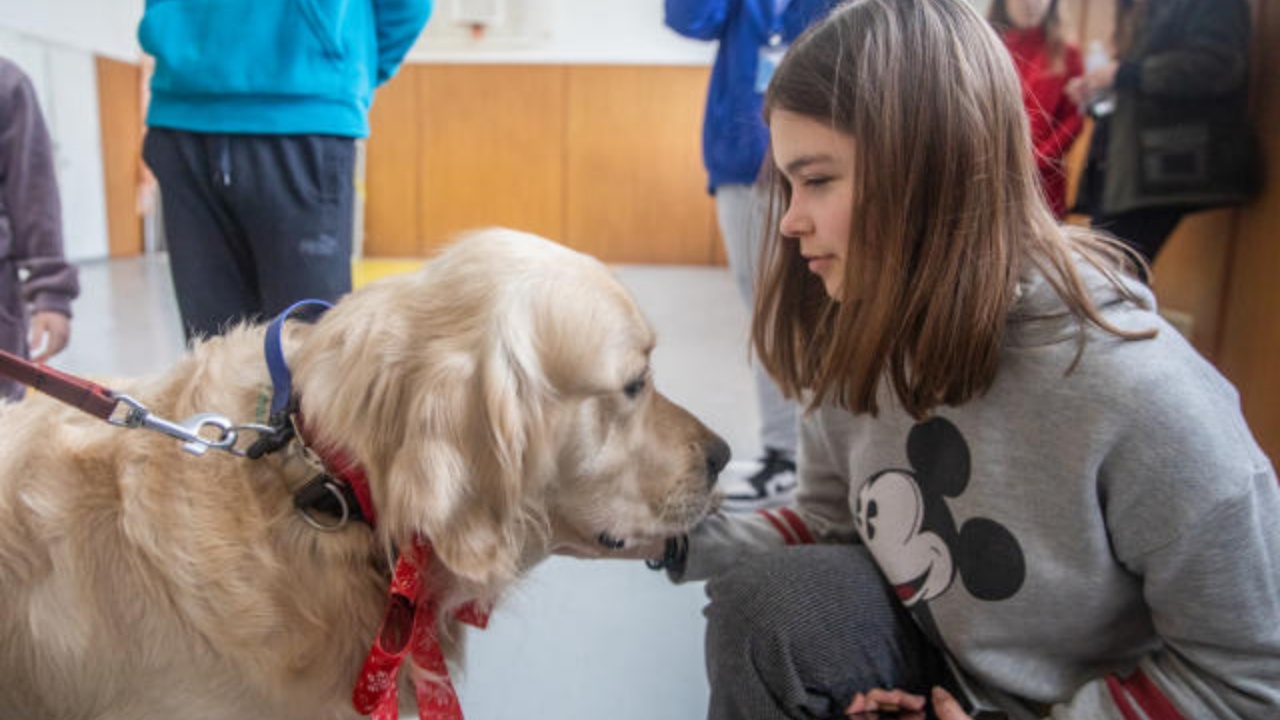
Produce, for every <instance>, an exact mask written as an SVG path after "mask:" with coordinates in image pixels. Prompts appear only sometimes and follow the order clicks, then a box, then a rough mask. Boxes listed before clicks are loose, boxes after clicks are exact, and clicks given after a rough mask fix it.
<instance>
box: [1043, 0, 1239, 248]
mask: <svg viewBox="0 0 1280 720" xmlns="http://www.w3.org/2000/svg"><path fill="white" fill-rule="evenodd" d="M1250 34H1251V31H1250V20H1249V6H1248V4H1247V3H1246V2H1245V0H1117V2H1116V32H1115V43H1114V44H1115V47H1116V51H1117V55H1116V56H1117V58H1118V59H1117V60H1114V61H1112V62H1110V63H1107V64H1105V65H1103V66H1101V67H1098V68H1096V69H1093V70H1090V71H1089V72H1087V73H1085V74H1084V75H1083V76H1081V77H1079V78H1077V79H1075V80H1073V81H1071V82H1070V83H1069V84H1068V85H1067V92H1068V94H1070V95H1071V96H1072V97H1073V98H1074V99H1075V101H1076V102H1077V103H1079V104H1081V105H1082V106H1084V105H1089V106H1091V107H1092V108H1093V109H1094V110H1093V111H1094V114H1095V116H1096V123H1095V126H1094V132H1093V135H1092V138H1091V140H1090V145H1089V154H1088V161H1087V163H1086V166H1085V170H1084V173H1083V175H1082V177H1081V184H1080V190H1079V205H1080V208H1079V209H1080V211H1082V212H1084V213H1086V214H1088V215H1090V216H1091V217H1092V219H1093V226H1094V227H1096V228H1100V229H1103V230H1106V231H1107V232H1110V233H1112V234H1114V235H1115V236H1116V237H1118V238H1120V239H1121V240H1123V241H1125V242H1126V243H1128V244H1129V246H1131V247H1132V248H1133V249H1134V250H1136V251H1137V252H1138V253H1139V254H1140V255H1141V256H1142V257H1143V258H1145V259H1146V260H1147V261H1148V262H1154V261H1155V259H1156V257H1157V256H1158V255H1159V254H1160V249H1161V248H1163V247H1164V244H1165V241H1167V240H1168V239H1169V236H1170V235H1171V234H1173V231H1174V229H1175V228H1177V226H1178V223H1179V221H1181V220H1182V217H1183V216H1184V215H1186V214H1187V213H1191V212H1195V211H1197V210H1203V209H1207V208H1214V207H1221V206H1224V205H1235V204H1239V203H1243V202H1245V201H1246V200H1248V199H1249V198H1250V197H1252V196H1253V194H1254V192H1255V191H1256V189H1257V185H1258V179H1259V171H1260V170H1259V168H1258V166H1257V165H1258V162H1259V154H1258V151H1257V146H1256V145H1255V143H1254V141H1253V136H1252V129H1251V128H1250V126H1249V120H1248V105H1249V89H1248V75H1249V37H1250ZM1112 106H1113V107H1114V111H1113V112H1110V111H1109V108H1110V107H1112Z"/></svg>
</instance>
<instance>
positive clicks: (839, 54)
mask: <svg viewBox="0 0 1280 720" xmlns="http://www.w3.org/2000/svg"><path fill="white" fill-rule="evenodd" d="M777 109H785V110H787V111H790V112H793V113H797V114H800V115H803V116H806V117H810V118H814V119H817V120H819V121H821V122H826V123H830V125H831V127H833V128H835V129H836V130H838V131H840V132H844V133H847V134H849V135H851V136H852V137H853V138H854V142H855V146H854V147H855V166H856V167H855V169H854V186H855V191H854V196H853V197H850V198H849V201H850V202H851V203H853V221H852V227H851V229H850V237H849V240H848V254H847V258H846V262H845V278H844V283H843V286H842V293H843V296H844V297H843V298H842V300H841V301H840V302H836V301H833V300H831V299H829V298H828V297H827V295H826V294H825V292H824V290H823V286H822V284H821V282H819V281H818V280H817V279H816V278H815V277H814V276H812V275H811V274H810V273H809V272H808V270H807V268H806V266H805V263H804V261H803V259H802V258H801V257H800V254H799V253H798V251H797V249H796V247H795V243H794V242H793V241H788V240H787V239H785V238H782V237H781V236H780V234H779V231H778V228H777V222H776V219H777V218H778V217H780V216H781V212H782V210H784V209H785V207H786V205H787V204H788V203H789V201H790V188H789V187H788V186H787V184H786V182H785V180H784V179H783V178H781V176H780V175H779V174H778V173H777V172H776V171H775V172H773V173H772V177H771V179H770V180H769V182H770V185H771V187H772V189H773V194H772V198H773V200H772V208H771V211H770V215H771V220H770V223H769V237H768V239H767V241H766V243H765V248H764V253H763V258H762V262H761V265H760V268H761V269H760V277H759V278H758V285H757V287H758V288H759V290H758V292H757V296H756V307H755V313H754V318H753V322H752V340H753V343H754V347H755V350H756V353H757V355H758V357H759V358H760V361H761V362H762V363H763V364H764V366H765V368H766V369H767V370H768V371H769V372H770V374H772V375H773V376H774V378H775V380H776V381H777V382H778V385H779V387H780V388H781V389H782V390H783V392H784V393H785V394H786V395H787V396H789V397H800V396H801V394H802V393H804V392H811V393H812V395H811V398H810V406H811V407H815V406H817V405H819V404H821V403H823V402H824V401H826V400H831V401H834V402H836V403H837V404H839V405H840V406H842V407H845V408H846V409H849V410H851V411H853V412H858V413H864V412H865V413H872V414H874V413H876V412H877V410H878V404H877V398H876V395H877V390H878V389H879V387H880V386H881V384H882V383H885V382H887V383H888V384H889V385H890V387H891V389H892V390H893V393H894V395H895V396H896V399H897V401H898V402H899V403H900V405H901V406H902V408H903V409H905V410H906V411H907V412H909V413H911V414H912V415H913V416H916V417H923V416H924V415H926V414H927V413H929V412H930V411H931V410H932V409H933V408H935V407H937V406H938V405H958V404H961V403H963V402H965V401H967V400H969V399H971V398H974V397H977V396H979V395H981V394H982V393H983V392H985V391H986V390H987V388H989V387H990V386H991V383H992V381H993V380H994V378H995V375H996V370H997V367H998V365H999V362H1000V351H1001V346H1002V342H1003V339H1004V331H1005V325H1006V321H1007V319H1008V316H1009V312H1010V309H1011V308H1012V306H1013V303H1014V299H1015V297H1014V296H1015V287H1016V282H1017V278H1018V275H1019V272H1020V271H1022V270H1023V269H1024V268H1025V267H1026V266H1027V265H1028V264H1034V265H1035V266H1036V267H1038V268H1039V269H1040V270H1041V271H1042V272H1043V273H1044V275H1045V276H1046V278H1047V279H1048V282H1049V283H1051V284H1052V286H1053V287H1054V289H1055V290H1056V291H1057V292H1058V294H1059V295H1061V296H1062V298H1063V300H1064V301H1065V302H1066V304H1067V307H1068V308H1069V310H1070V312H1071V313H1072V314H1073V315H1075V317H1076V318H1077V319H1078V321H1079V324H1080V334H1079V349H1080V352H1083V348H1084V339H1085V330H1086V324H1088V323H1092V324H1094V325H1097V326H1099V327H1101V328H1104V329H1106V330H1107V331H1109V332H1112V333H1114V334H1116V335H1118V336H1121V337H1125V338H1130V339H1135V338H1139V337H1150V336H1151V335H1152V334H1153V333H1151V332H1147V333H1126V332H1123V331H1121V330H1119V329H1118V328H1115V327H1114V326H1112V325H1111V324H1109V323H1108V322H1107V321H1106V320H1104V319H1103V318H1102V317H1101V315H1100V314H1099V312H1098V309H1097V308H1096V307H1095V306H1094V304H1093V303H1092V302H1091V300H1090V299H1089V296H1088V293H1087V291H1086V289H1085V287H1084V284H1083V283H1082V281H1081V278H1080V275H1079V273H1078V271H1077V268H1076V265H1075V262H1074V258H1075V257H1076V256H1077V255H1078V256H1081V257H1083V258H1084V259H1085V260H1086V261H1087V262H1089V263H1091V264H1093V265H1094V266H1096V267H1098V268H1099V269H1100V270H1101V271H1102V272H1103V273H1104V274H1106V275H1107V276H1108V277H1109V278H1111V280H1112V281H1113V282H1115V283H1116V284H1117V286H1119V287H1120V288H1121V292H1122V293H1124V294H1125V295H1126V297H1129V298H1130V299H1132V300H1134V301H1137V298H1136V297H1135V296H1134V295H1133V294H1132V293H1130V292H1128V291H1127V290H1125V289H1124V287H1123V285H1122V284H1121V282H1120V280H1119V278H1118V275H1117V272H1118V271H1119V270H1118V269H1119V268H1120V267H1122V266H1123V263H1124V258H1123V252H1122V251H1121V250H1119V249H1118V247H1117V246H1115V245H1114V244H1112V243H1111V242H1110V241H1108V240H1106V239H1104V238H1101V237H1098V236H1095V235H1092V234H1090V233H1089V232H1087V231H1084V230H1070V229H1067V228H1061V227H1059V226H1058V225H1057V223H1056V221H1055V219H1054V216H1053V213H1052V211H1050V209H1049V208H1048V206H1047V205H1046V204H1045V202H1044V200H1043V198H1042V196H1041V193H1040V190H1039V185H1038V182H1039V181H1038V177H1037V173H1036V166H1035V162H1034V159H1033V155H1032V150H1031V142H1030V136H1029V130H1028V126H1027V120H1026V115H1025V112H1024V110H1023V107H1022V97H1021V94H1020V91H1019V85H1018V79H1017V75H1016V73H1015V72H1014V69H1013V66H1012V64H1011V62H1010V61H1009V59H1008V56H1007V54H1006V52H1005V50H1004V47H1003V45H1002V44H1001V43H1000V40H999V38H997V37H996V35H995V33H994V31H993V30H992V29H991V27H990V26H989V25H988V24H987V22H986V21H985V20H983V18H982V17H981V16H979V15H978V14H977V13H976V12H975V11H974V10H972V9H971V8H969V7H968V5H967V4H966V2H965V0H857V1H855V2H852V3H849V4H847V5H843V6H841V7H840V8H838V9H837V10H835V11H834V12H833V14H832V15H831V16H830V17H829V18H828V19H826V20H825V21H823V22H821V23H819V24H818V25H816V26H815V27H813V28H811V29H810V30H809V31H808V32H807V33H806V34H805V35H804V36H803V37H802V38H801V39H799V40H798V41H797V42H796V43H795V44H794V45H793V46H792V48H791V49H790V51H789V52H788V53H787V56H786V58H785V59H784V61H783V62H782V64H781V66H780V67H779V68H778V70H777V72H776V74H775V76H774V79H773V81H772V83H771V84H770V86H769V90H768V92H767V94H766V97H765V115H766V119H767V118H768V115H769V113H770V112H772V111H773V110H777ZM1077 359H1078V355H1077Z"/></svg>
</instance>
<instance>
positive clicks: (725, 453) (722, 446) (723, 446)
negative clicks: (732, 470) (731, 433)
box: [703, 435, 729, 486]
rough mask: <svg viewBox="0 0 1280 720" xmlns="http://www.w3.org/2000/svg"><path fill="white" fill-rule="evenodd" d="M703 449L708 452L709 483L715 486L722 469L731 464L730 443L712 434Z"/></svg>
mask: <svg viewBox="0 0 1280 720" xmlns="http://www.w3.org/2000/svg"><path fill="white" fill-rule="evenodd" d="M703 450H704V452H706V454H707V484H709V485H712V486H714V485H715V484H716V480H717V479H718V478H719V477H720V471H721V470H723V469H724V466H725V465H728V464H729V443H727V442H725V441H724V439H723V438H721V437H720V436H719V435H712V436H711V438H710V439H709V440H707V442H706V444H705V445H704V446H703Z"/></svg>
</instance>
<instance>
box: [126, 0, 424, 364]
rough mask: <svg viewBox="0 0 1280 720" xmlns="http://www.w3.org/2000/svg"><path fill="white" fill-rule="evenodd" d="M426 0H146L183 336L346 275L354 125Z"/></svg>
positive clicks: (310, 292)
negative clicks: (301, 0)
mask: <svg viewBox="0 0 1280 720" xmlns="http://www.w3.org/2000/svg"><path fill="white" fill-rule="evenodd" d="M430 13H431V0H313V1H310V2H303V3H293V2H286V1H285V0H265V1H264V0H222V1H221V2H218V3H209V2H198V1H196V0H147V4H146V11H145V13H144V15H143V17H142V22H141V24H140V26H139V28H138V38H139V40H140V41H141V43H142V48H143V49H144V50H146V51H147V52H148V53H150V54H151V55H153V56H154V58H155V71H154V73H153V74H152V77H151V100H150V103H149V105H148V109H147V125H148V131H147V136H146V139H145V141H144V144H143V157H144V158H145V159H146V162H147V164H148V165H149V166H150V168H151V170H152V172H153V173H154V174H155V176H156V179H157V181H158V182H159V184H160V193H161V204H162V207H163V210H164V226H165V236H166V239H167V241H168V246H169V263H170V271H171V273H172V276H173V285H174V291H175V294H176V295H177V299H178V308H179V310H180V311H181V314H182V325H183V329H184V331H185V333H186V335H187V338H188V340H190V339H191V338H193V337H197V336H207V335H215V334H217V333H219V332H221V330H222V329H223V328H224V327H226V326H227V325H229V324H232V323H235V322H239V321H241V320H245V319H256V318H262V317H270V316H272V315H275V314H276V313H278V312H280V311H281V310H283V309H284V308H286V307H287V306H289V305H290V304H292V303H293V302H294V301H297V300H300V299H305V298H316V299H320V300H328V301H334V300H336V299H337V298H338V297H339V296H341V295H343V294H344V293H346V292H348V291H350V289H351V243H352V234H353V227H352V224H353V221H354V215H353V204H352V203H353V194H354V182H355V178H354V172H355V153H356V148H355V140H356V138H361V137H365V136H367V135H368V134H369V121H368V113H369V106H370V104H371V103H372V101H373V93H374V89H375V88H376V87H377V86H379V85H381V84H382V83H384V82H386V81H387V80H389V79H391V77H392V75H394V74H395V72H396V70H397V68H398V67H399V65H400V61H401V60H402V59H403V58H404V55H405V53H406V52H408V50H409V48H410V46H411V45H413V42H414V40H415V39H416V38H417V37H418V35H419V33H420V32H421V31H422V28H423V25H425V23H426V21H427V18H428V16H429V15H430Z"/></svg>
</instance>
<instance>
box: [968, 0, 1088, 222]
mask: <svg viewBox="0 0 1280 720" xmlns="http://www.w3.org/2000/svg"><path fill="white" fill-rule="evenodd" d="M987 19H988V20H990V21H991V24H992V25H993V26H995V28H996V30H997V31H998V32H999V33H1000V39H1001V40H1003V41H1004V44H1005V47H1007V48H1008V49H1009V55H1010V56H1011V57H1012V58H1013V66H1014V67H1015V68H1016V69H1017V71H1018V79H1019V80H1020V81H1021V82H1022V100H1023V104H1024V105H1025V106H1026V110H1027V117H1028V119H1030V121H1031V144H1032V147H1033V148H1034V149H1035V156H1036V169H1038V170H1039V171H1040V184H1041V187H1043V188H1044V194H1045V197H1046V198H1047V199H1048V200H1049V207H1050V208H1052V209H1053V212H1054V214H1055V215H1057V216H1058V218H1059V219H1061V218H1064V217H1066V214H1067V175H1066V169H1065V167H1064V165H1063V159H1064V158H1065V157H1066V154H1067V152H1068V151H1070V150H1071V146H1072V144H1074V143H1075V141H1076V138H1077V137H1078V136H1079V135H1080V130H1081V129H1082V128H1083V127H1084V117H1083V116H1082V115H1081V114H1080V109H1079V108H1078V107H1077V106H1076V103H1075V101H1074V100H1072V99H1071V98H1070V97H1068V96H1067V94H1066V86H1067V83H1068V82H1070V81H1071V80H1072V79H1074V78H1077V77H1079V76H1080V75H1081V74H1082V73H1083V72H1084V65H1083V63H1082V62H1081V60H1080V51H1079V50H1077V49H1076V48H1075V46H1074V45H1071V44H1069V43H1067V41H1066V38H1065V37H1064V36H1063V30H1062V20H1061V18H1060V17H1059V16H1058V0H994V1H993V2H992V3H991V10H990V12H989V13H988V15H987Z"/></svg>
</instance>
